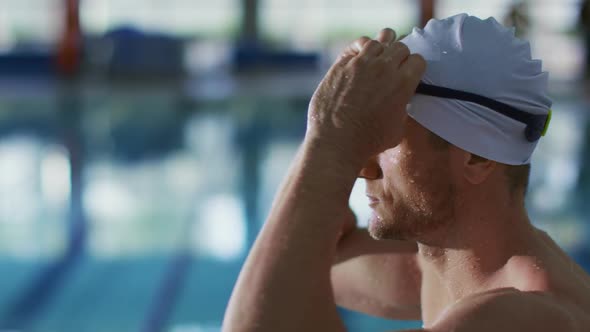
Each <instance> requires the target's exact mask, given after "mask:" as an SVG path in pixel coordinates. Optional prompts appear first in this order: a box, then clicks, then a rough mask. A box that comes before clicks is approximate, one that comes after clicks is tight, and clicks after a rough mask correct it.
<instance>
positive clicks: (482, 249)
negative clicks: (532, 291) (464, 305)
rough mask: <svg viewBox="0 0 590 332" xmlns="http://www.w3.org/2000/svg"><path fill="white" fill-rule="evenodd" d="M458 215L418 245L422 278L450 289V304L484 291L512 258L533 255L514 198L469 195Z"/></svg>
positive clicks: (526, 226)
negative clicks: (422, 272) (430, 279)
mask: <svg viewBox="0 0 590 332" xmlns="http://www.w3.org/2000/svg"><path fill="white" fill-rule="evenodd" d="M474 197H475V200H474ZM496 197H501V196H498V195H496ZM504 197H506V196H504ZM478 202H479V203H480V204H478ZM455 211H456V212H455V219H454V220H453V221H452V222H451V223H450V224H449V225H448V227H445V228H444V229H440V230H437V231H435V232H433V233H432V234H428V236H425V237H424V239H421V240H420V241H418V246H419V254H420V261H421V264H422V267H423V270H424V273H426V274H431V275H430V276H431V277H435V279H436V280H439V282H440V283H441V284H442V286H443V287H445V288H446V289H447V291H448V292H447V300H448V302H450V303H453V302H456V301H458V300H460V299H462V298H463V297H465V296H467V295H469V294H472V293H474V292H477V291H483V290H485V289H486V286H487V285H489V284H490V283H492V282H493V281H494V277H495V276H496V275H497V272H498V271H499V270H500V269H502V267H504V266H505V265H506V263H507V262H508V260H509V259H510V258H511V257H513V256H517V255H529V254H531V251H532V248H533V242H532V241H533V238H534V228H533V226H532V225H531V224H530V222H529V219H528V216H527V214H526V210H525V208H524V204H516V203H514V202H510V199H505V200H503V201H501V200H490V197H479V199H477V196H474V195H471V194H470V195H465V197H463V198H461V197H457V199H456V202H455Z"/></svg>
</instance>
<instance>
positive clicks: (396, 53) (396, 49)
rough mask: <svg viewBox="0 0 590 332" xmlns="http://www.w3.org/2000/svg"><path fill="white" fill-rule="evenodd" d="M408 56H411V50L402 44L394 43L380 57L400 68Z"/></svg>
mask: <svg viewBox="0 0 590 332" xmlns="http://www.w3.org/2000/svg"><path fill="white" fill-rule="evenodd" d="M408 56H410V49H409V48H408V46H406V44H404V43H400V42H394V43H393V44H391V45H390V46H389V47H387V48H385V50H384V51H383V53H381V55H380V57H381V58H383V59H384V60H385V61H386V62H392V63H393V65H394V66H396V67H399V66H400V65H401V63H402V62H404V61H405V60H406V59H407V58H408Z"/></svg>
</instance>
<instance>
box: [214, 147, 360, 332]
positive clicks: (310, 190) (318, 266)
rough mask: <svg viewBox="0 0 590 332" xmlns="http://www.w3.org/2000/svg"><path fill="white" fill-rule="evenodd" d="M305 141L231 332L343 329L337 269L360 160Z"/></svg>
mask: <svg viewBox="0 0 590 332" xmlns="http://www.w3.org/2000/svg"><path fill="white" fill-rule="evenodd" d="M341 159H342V158H341V157H339V156H338V155H337V154H334V153H333V152H332V151H328V150H326V149H324V148H322V147H321V146H318V145H317V144H314V142H310V141H305V142H304V144H303V146H302V148H301V150H300V153H299V154H298V157H297V160H296V162H295V164H294V166H293V168H292V169H291V170H290V174H289V177H288V180H287V181H286V182H285V184H284V187H283V189H282V190H281V192H280V194H279V196H278V197H277V199H276V200H275V203H274V204H273V207H272V210H271V213H270V216H269V218H268V220H267V222H266V224H265V225H264V227H263V229H262V231H261V233H260V235H259V236H258V239H257V240H256V243H255V244H254V247H253V248H252V250H251V252H250V255H249V257H248V259H247V260H246V263H245V265H244V267H243V269H242V272H241V273H240V277H239V278H238V282H237V284H236V288H235V289H234V292H233V294H232V297H231V300H230V303H229V306H228V309H227V312H226V316H225V321H224V326H223V328H224V331H260V332H263V331H312V330H313V331H343V330H344V325H343V324H342V322H341V320H340V318H339V316H338V313H337V310H336V305H335V303H334V296H333V294H332V288H331V285H330V268H331V265H332V261H333V259H334V255H335V253H336V246H337V242H338V238H339V232H340V230H341V229H342V224H341V222H338V220H342V219H343V218H344V216H345V214H346V213H348V197H349V195H350V191H351V190H352V186H353V184H354V181H355V179H356V174H358V171H359V170H360V166H361V163H360V162H359V163H357V164H355V163H354V162H351V161H343V160H341Z"/></svg>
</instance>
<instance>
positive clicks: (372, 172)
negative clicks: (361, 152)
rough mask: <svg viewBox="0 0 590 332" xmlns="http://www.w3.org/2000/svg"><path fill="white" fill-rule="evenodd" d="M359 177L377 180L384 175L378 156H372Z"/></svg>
mask: <svg viewBox="0 0 590 332" xmlns="http://www.w3.org/2000/svg"><path fill="white" fill-rule="evenodd" d="M358 177H359V178H361V179H367V180H377V179H381V178H382V177H383V171H382V170H381V166H379V160H378V159H377V156H375V157H372V158H371V159H369V161H367V163H366V164H365V166H364V167H363V168H362V169H361V171H360V173H359V175H358Z"/></svg>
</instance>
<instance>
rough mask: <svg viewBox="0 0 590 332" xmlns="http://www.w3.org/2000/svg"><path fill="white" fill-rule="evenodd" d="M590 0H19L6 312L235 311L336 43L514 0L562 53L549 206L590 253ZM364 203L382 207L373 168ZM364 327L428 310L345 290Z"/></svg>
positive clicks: (541, 219)
mask: <svg viewBox="0 0 590 332" xmlns="http://www.w3.org/2000/svg"><path fill="white" fill-rule="evenodd" d="M586 7H588V6H587V5H584V4H583V1H579V0H534V1H512V0H486V1H483V0H482V1H479V0H363V1H350V0H313V1H312V0H298V1H294V0H291V1H288V0H216V1H209V0H116V1H115V0H0V331H44V332H51V331H55V332H69V331H77V332H79V331H115V332H116V331H154V332H156V331H173V332H202V331H207V332H209V331H219V330H220V326H221V320H222V318H223V313H224V310H225V307H226V304H227V301H228V299H229V296H230V293H231V290H232V288H233V284H234V282H235V280H236V278H237V275H238V272H239V269H240V267H241V264H242V263H243V261H244V259H245V257H246V254H247V252H248V249H249V247H250V246H251V244H252V243H253V241H254V239H255V236H256V234H257V232H258V231H259V229H260V227H261V225H262V223H263V222H264V219H265V216H266V214H267V212H268V210H269V207H270V203H271V200H272V197H273V195H274V194H275V191H276V190H277V186H278V185H279V182H280V181H281V179H282V177H283V176H284V174H285V171H286V169H287V167H288V165H289V163H290V161H291V159H292V158H293V156H294V153H295V151H296V149H297V146H298V144H299V142H300V141H301V139H302V137H303V134H304V132H305V116H306V110H307V104H308V101H309V98H310V96H311V94H312V93H313V91H314V89H315V87H316V85H317V84H318V82H319V81H320V79H321V78H322V76H323V74H324V73H325V71H326V70H327V68H328V66H329V64H330V63H331V62H332V61H333V59H334V58H335V56H336V55H337V54H338V53H339V52H340V51H341V50H342V49H343V47H344V46H345V45H346V44H348V43H349V42H350V41H352V40H354V39H356V38H357V37H359V36H361V35H369V36H374V35H375V34H376V33H377V32H378V31H379V30H380V29H381V28H383V27H392V28H394V29H396V30H397V31H398V32H399V33H407V32H409V31H410V29H411V28H412V27H413V26H423V24H424V22H425V21H426V20H427V19H428V18H430V17H437V18H443V17H447V16H450V15H453V14H457V13H460V12H467V13H470V14H472V15H476V16H479V17H482V18H486V17H488V16H494V17H496V18H497V19H498V20H499V21H501V22H503V23H505V24H506V25H509V26H515V27H516V31H517V34H518V35H519V36H521V37H523V38H527V39H530V40H531V41H532V48H533V54H534V56H535V57H537V58H542V59H543V60H544V65H545V68H546V70H548V71H549V72H550V73H551V85H550V89H551V94H552V97H553V99H554V107H553V109H554V116H553V122H552V124H551V127H550V129H549V133H548V136H546V137H545V138H544V139H542V140H541V143H540V145H539V148H538V151H537V153H536V155H535V158H534V161H533V173H532V178H531V184H530V189H529V193H528V203H527V204H528V207H529V210H530V212H531V216H532V219H533V220H534V222H535V224H536V225H537V226H538V227H540V228H542V229H545V230H546V231H547V232H548V233H549V234H550V235H552V236H553V237H554V238H555V239H556V240H557V241H558V243H559V244H560V245H561V246H562V247H563V248H565V249H566V250H567V251H568V253H570V254H571V255H573V256H574V257H575V258H576V260H577V261H578V262H579V263H580V264H581V265H582V266H583V267H585V268H586V269H587V270H590V244H589V243H590V242H589V241H588V240H590V226H589V225H590V224H589V222H588V218H589V217H588V216H589V214H588V212H589V211H588V209H589V208H588V207H587V205H586V204H585V200H586V199H588V198H590V169H589V166H588V165H589V163H588V162H587V158H590V153H589V152H590V131H589V130H588V125H589V124H590V122H589V121H588V104H589V102H590V101H589V96H590V85H588V84H587V83H586V77H587V76H588V74H587V73H589V72H590V70H587V68H588V66H587V63H588V62H589V61H588V59H589V58H590V55H588V54H589V53H588V52H587V45H588V44H590V10H588V9H587V8H586ZM351 204H352V206H353V208H354V210H355V212H356V213H357V215H358V216H359V222H360V223H361V224H364V223H365V220H366V218H367V216H368V214H369V211H368V209H369V208H368V206H367V202H366V199H365V197H364V188H363V183H362V182H359V183H357V185H356V186H355V189H354V192H353V195H352V198H351ZM341 314H342V317H343V318H344V320H345V322H346V324H347V326H348V327H349V329H350V330H351V331H373V330H386V329H390V330H391V329H398V328H404V327H405V328H408V327H419V326H421V324H420V322H395V321H386V320H382V319H376V318H372V317H368V316H364V315H361V314H358V313H352V312H348V311H345V310H341Z"/></svg>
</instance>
